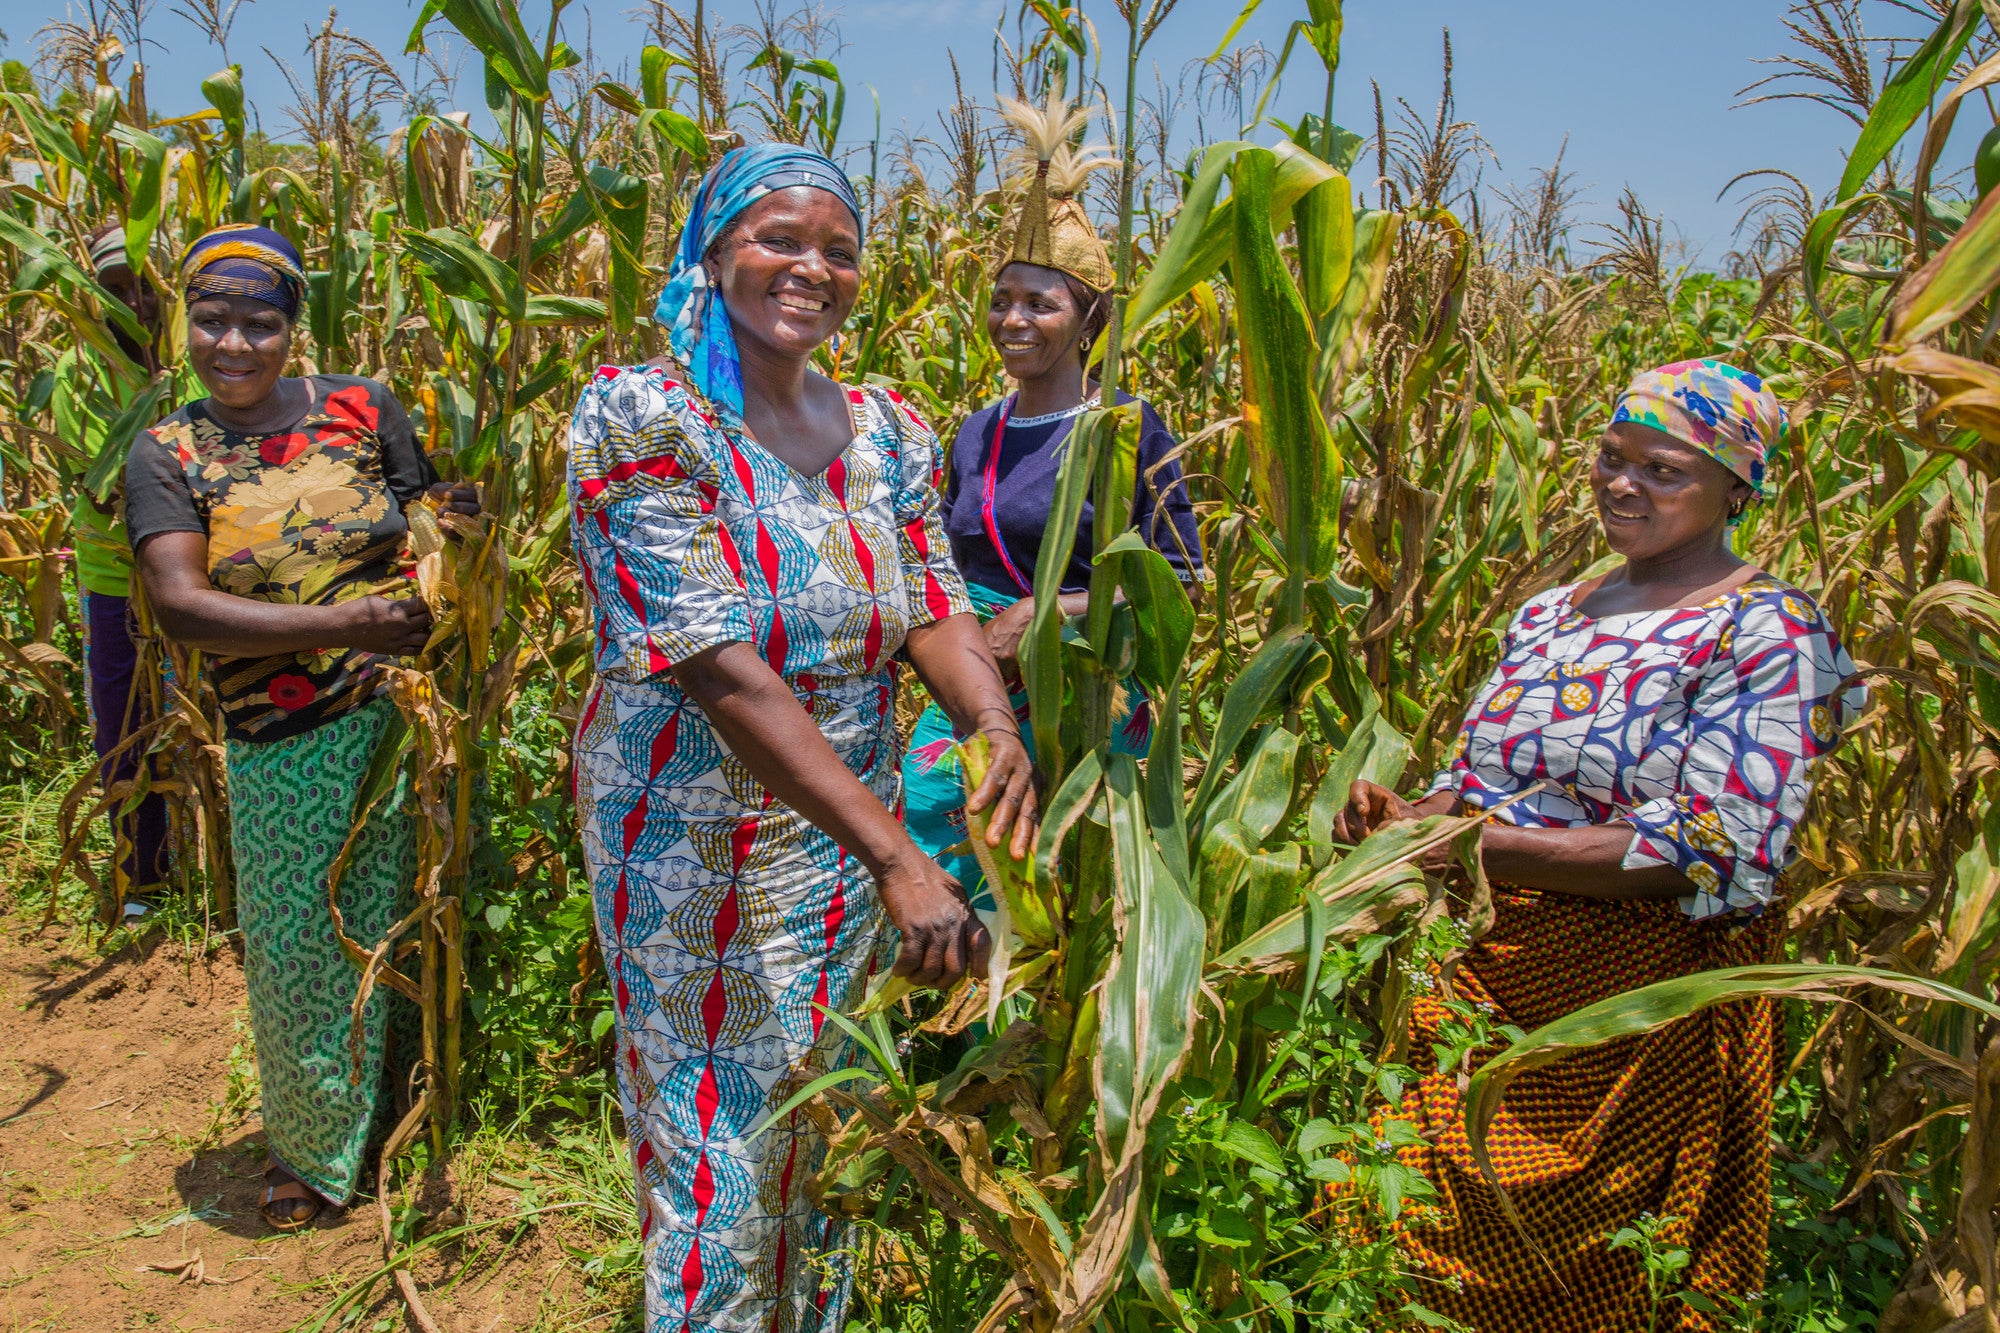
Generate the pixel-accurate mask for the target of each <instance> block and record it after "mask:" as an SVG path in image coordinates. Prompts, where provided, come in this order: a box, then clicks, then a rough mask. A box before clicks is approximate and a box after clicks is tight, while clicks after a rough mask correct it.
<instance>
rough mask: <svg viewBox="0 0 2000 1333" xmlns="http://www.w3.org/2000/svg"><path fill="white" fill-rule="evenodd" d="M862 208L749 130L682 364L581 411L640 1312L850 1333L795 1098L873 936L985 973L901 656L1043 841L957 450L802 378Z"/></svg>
mask: <svg viewBox="0 0 2000 1333" xmlns="http://www.w3.org/2000/svg"><path fill="white" fill-rule="evenodd" d="M862 239H863V233H862V218H861V207H860V204H859V202H858V201H857V199H856V198H855V195H854V191H853V188H852V186H851V185H850V184H849V183H848V180H847V178H846V177H845V176H844V175H843V174H842V173H841V171H840V169H839V168H838V167H837V166H835V165H834V164H833V163H832V162H831V161H829V160H828V159H826V158H824V157H822V156H820V155H819V154H817V153H813V152H810V151H807V150H804V149H799V148H794V147H791V146H789V145H784V144H763V145H758V146H755V147H750V148H739V149H737V150H735V151H733V152H731V153H729V154H728V155H726V156H725V157H724V158H723V159H722V160H721V161H720V162H719V163H718V164H717V165H716V166H715V167H714V168H713V169H712V170H711V171H710V172H709V173H708V175H707V177H706V178H704V180H703V181H702V184H701V188H700V190H699V191H698V192H697V194H696V196H695V201H694V205H693V208H692V210H691V212H690V215H689V217H688V221H687V226H686V230H685V231H684V232H683V233H682V235H681V238H680V241H679V245H678V249H677V251H676V255H675V259H674V265H673V270H672V275H671V278H670V280H669V282H668V284H667V287H666V290H665V292H664V293H663V294H662V295H661V297H660V301H659V305H658V308H657V310H656V313H655V317H656V319H657V320H658V322H659V326H660V327H661V329H662V330H663V331H666V332H667V333H668V335H669V341H670V345H671V347H672V349H673V353H674V360H675V364H664V363H653V364H649V365H645V366H639V367H633V368H624V369H621V368H617V367H605V368H604V369H601V370H599V371H598V372H597V376H596V378H595V379H594V380H593V381H592V383H591V384H590V386H589V387H588V388H587V389H585V391H584V393H583V395H582V398H581V399H580V401H579V402H578V403H577V407H576V414H575V417H574V420H573V422H572V424H571V428H570V462H569V486H570V497H571V502H572V504H573V506H574V512H573V515H572V519H573V532H574V540H575V543H576V550H577V555H578V559H579V562H580V563H581V566H582V570H583V575H584V579H585V582H586V585H587V587H588V588H589V591H590V600H591V603H592V606H593V609H594V611H595V615H596V640H597V643H596V666H597V684H596V687H595V688H594V689H593V691H592V692H591V694H590V695H589V697H588V698H587V700H586V702H585V704H584V707H583V711H582V716H581V718H580V719H579V723H578V728H577V734H576V747H575V757H576V768H575V773H576V797H577V809H578V813H579V822H580V824H581V826H582V832H583V845H584V858H585V862H586V865H587V866H588V869H589V873H590V879H591V885H592V888H593V891H594V896H595V905H596V913H597V929H598V936H599V940H600V943H601V945H602V948H603V954H604V961H605V967H606V970H607V972H608V973H609V975H610V977H611V980H612V991H613V998H614V1012H615V1020H616V1034H617V1036H616V1064H617V1071H618V1079H619V1091H620V1095H621V1101H622V1104H623V1109H624V1113H625V1120H626V1126H627V1130H628V1133H629V1135H630V1139H631V1143H632V1150H633V1165H634V1169H635V1173H636V1176H637V1184H638V1202H639V1209H640V1219H641V1233H642V1235H643V1237H644V1248H645V1254H646V1310H647V1327H648V1328H649V1329H655V1330H661V1331H662V1333H665V1331H667V1330H672V1333H681V1331H682V1330H693V1331H694V1333H704V1331H706V1330H751V1329H755V1330H760V1331H761V1330H767V1329H780V1330H812V1329H820V1328H826V1329H837V1328H839V1327H841V1326H842V1324H843V1322H844V1319H845V1310H846V1305H847V1295H848V1289H849V1284H850V1281H851V1278H850V1269H849V1266H848V1263H847V1260H846V1258H845V1257H844V1255H843V1254H842V1252H841V1248H842V1243H843V1230H842V1228H841V1227H840V1226H838V1225H837V1224H836V1223H835V1222H834V1221H833V1220H832V1219H830V1218H828V1217H827V1216H826V1215H824V1214H823V1213H821V1212H820V1211H819V1210H818V1209H817V1208H816V1207H815V1206H814V1204H813V1202H812V1200H811V1199H810V1198H809V1196H808V1195H807V1193H806V1183H807V1180H808V1178H809V1177H810V1175H811V1173H812V1171H813V1169H814V1166H815V1164H816V1162H817V1161H818V1160H820V1158H821V1156H822V1154H823V1151H824V1149H823V1145H821V1144H820V1143H819V1142H818V1141H817V1140H816V1138H815V1137H814V1135H813V1134H812V1132H811V1130H810V1127H809V1126H808V1125H807V1124H806V1123H805V1121H804V1117H803V1116H802V1115H801V1114H800V1113H797V1112H794V1113H793V1114H792V1115H791V1116H790V1117H788V1118H787V1119H786V1120H785V1121H784V1122H783V1123H780V1124H778V1125H776V1126H774V1127H772V1128H771V1129H770V1130H769V1131H768V1132H764V1133H761V1134H759V1133H757V1132H756V1131H758V1130H759V1129H760V1127H761V1126H762V1125H763V1122H764V1121H766V1120H767V1119H768V1118H769V1116H770V1114H771V1112H773V1111H774V1110H776V1109H778V1108H779V1107H780V1105H781V1104H782V1103H783V1102H784V1101H785V1100H786V1099H787V1098H788V1097H789V1096H790V1095H791V1094H792V1093H793V1092H795V1091H797V1090H798V1089H799V1088H801V1087H803V1086H804V1085H805V1084H806V1083H808V1082H809V1081H810V1080H812V1079H813V1078H815V1077H817V1076H818V1075H820V1074H823V1073H825V1072H827V1071H829V1070H830V1069H833V1068H836V1067H839V1066H840V1065H842V1064H844V1063H846V1060H847V1053H846V1043H845V1041H844V1040H843V1038H842V1034H841V1030H840V1028H839V1026H838V1025H837V1024H835V1023H832V1022H829V1021H828V1018H827V1015H828V1013H829V1012H830V1011H838V1010H841V1009H844V1008H846V1007H847V1006H849V1005H850V1004H852V1003H853V1002H854V1001H856V1000H858V998H859V997H860V995H861V992H862V988H863V986H864V984H865V983H866V982H867V981H868V979H869V977H870V975H871V973H872V972H873V971H875V970H876V969H877V967H878V953H879V946H881V945H882V944H883V943H884V936H885V930H884V926H885V922H884V918H885V917H886V918H887V924H893V925H894V926H895V927H896V928H897V930H898V931H900V933H901V942H900V947H899V949H898V952H897V956H896V961H895V971H896V972H898V973H901V974H903V975H905V976H907V977H910V978H912V979H913V980H915V981H917V982H918V983H920V984H925V985H935V984H942V983H947V982H949V981H951V980H953V979H955V978H956V977H958V976H959V975H961V974H963V973H964V972H966V971H967V970H968V969H973V968H983V966H984V958H985V953H986V949H987V943H988V941H987V939H986V935H985V931H984V929H983V928H982V927H981V926H980V924H979V921H978V918H977V917H976V916H975V915H974V914H973V913H972V912H971V910H970V908H969V907H968V906H967V903H966V900H965V894H964V891H963V890H962V889H961V888H960V887H959V886H958V885H957V884H956V883H954V882H953V881H952V880H951V878H950V877H949V876H948V875H946V874H945V873H944V872H943V871H942V870H941V869H939V868H938V866H937V865H936V864H935V863H934V862H932V861H931V859H930V858H929V857H927V856H925V855H924V854H923V853H922V852H921V851H920V850H919V849H918V848H917V847H916V846H915V845H914V844H913V843H912V842H911V841H910V838H909V836H908V834H906V833H905V832H904V831H903V827H902V825H901V823H900V822H899V821H898V820H897V818H896V816H895V814H894V813H893V810H894V808H895V806H896V804H897V788H898V782H899V775H900V766H901V762H902V750H901V746H900V744H899V742H898V738H897V734H896V724H895V712H894V705H895V695H896V664H897V661H898V659H899V658H907V660H908V661H909V663H910V665H912V666H913V667H915V668H916V671H917V673H918V675H919V676H920V677H921V678H922V680H923V682H924V684H925V685H926V687H927V688H928V689H929V690H930V691H931V694H932V696H933V697H934V698H937V699H938V700H940V701H941V702H942V703H943V704H944V706H945V707H946V708H947V709H948V710H949V711H950V712H951V714H952V716H953V717H954V718H955V719H956V720H957V721H958V722H959V724H960V725H962V726H964V727H965V728H966V729H967V730H968V731H970V730H973V729H987V730H990V732H991V735H992V741H993V747H994V756H995V763H994V772H993V776H992V778H991V779H990V780H989V782H988V784H987V785H986V786H985V787H984V788H982V790H981V792H980V793H979V795H980V796H981V798H982V799H983V800H984V801H985V802H986V803H988V804H991V805H992V806H993V807H994V810H995V814H994V830H995V832H994V835H993V836H994V840H995V844H996V845H998V843H999V841H1000V839H1001V835H1002V833H1003V832H1010V833H1011V834H1012V836H1013V838H1014V847H1015V849H1016V850H1017V851H1023V852H1025V850H1026V848H1027V845H1028V842H1027V840H1028V839H1029V838H1030V837H1031V836H1032V834H1033V828H1034V810H1035V797H1034V792H1033V789H1032V786H1031V781H1030V768H1029V762H1028V758H1027V755H1026V753H1025V751H1024V750H1023V748H1022V746H1021V744H1020V741H1019V739H1018V738H1017V737H1016V735H1015V729H1014V716H1013V712H1012V710H1011V709H1010V708H1009V707H1008V703H1007V694H1006V691H1005V689H1004V688H1002V686H1001V683H1000V673H999V669H998V667H997V666H996V665H995V664H994V661H993V656H992V654H991V652H990V651H988V649H987V647H986V642H985V639H984V638H983V637H982V636H981V635H980V633H979V627H978V624H977V622H976V621H975V620H974V618H973V616H972V615H971V614H970V604H969V602H968V601H967V599H966V595H965V585H964V583H963V581H962V580H961V579H960V578H959V575H958V572H957V571H956V570H955V569H954V568H953V566H952V563H951V556H950V551H949V549H948V547H947V543H946V541H945V538H944V532H943V526H942V523H941V515H940V508H939V500H938V494H937V491H936V489H935V486H936V482H935V477H934V475H933V473H934V469H935V467H936V465H937V452H938V450H937V441H936V439H935V438H934V437H933V436H932V434H931V431H930V429H929V427H927V426H926V425H925V424H924V423H923V422H922V421H921V420H920V419H919V418H918V417H917V415H916V414H915V413H914V412H912V411H911V410H910V409H909V408H908V407H907V406H905V405H904V403H903V402H902V400H901V399H900V398H899V397H898V396H897V395H895V394H892V393H888V392H886V391H883V390H881V389H877V388H873V387H868V386H861V385H844V384H840V383H836V382H835V381H833V380H831V379H829V378H827V377H825V376H824V375H821V374H820V373H819V372H818V371H816V370H814V369H813V367H812V358H813V354H814V353H815V351H817V350H818V349H819V348H820V347H822V346H823V345H824V344H825V343H826V342H827V341H828V340H829V339H830V338H832V337H833V335H834V334H835V333H837V332H838V331H839V329H840V327H841V324H842V323H843V322H844V321H845V320H846V318H847V315H848V313H849V311H851V310H852V309H853V307H854V303H855V299H856V297H857V296H858V294H859V287H860V279H861V269H860V264H861V254H862Z"/></svg>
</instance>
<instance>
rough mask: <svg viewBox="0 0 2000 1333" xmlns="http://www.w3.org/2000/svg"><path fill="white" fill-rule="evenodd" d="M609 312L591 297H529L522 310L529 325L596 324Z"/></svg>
mask: <svg viewBox="0 0 2000 1333" xmlns="http://www.w3.org/2000/svg"><path fill="white" fill-rule="evenodd" d="M608 313H609V312H608V311H606V310H605V308H604V302H602V301H600V300H598V299H596V298H595V297H591V296H531V297H529V298H528V300H527V303H526V305H525V306H524V307H523V308H522V317H523V318H525V319H526V320H527V321H528V323H530V324H578V323H586V324H596V323H601V322H602V321H603V320H604V318H605V316H606V315H607V314H608Z"/></svg>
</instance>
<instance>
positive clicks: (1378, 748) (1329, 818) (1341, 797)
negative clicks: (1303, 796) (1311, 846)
mask: <svg viewBox="0 0 2000 1333" xmlns="http://www.w3.org/2000/svg"><path fill="white" fill-rule="evenodd" d="M1370 697H1371V700H1372V698H1373V696H1370ZM1409 764H1410V742H1409V741H1408V740H1406V739H1405V738H1404V737H1403V734H1402V733H1401V732H1399V731H1397V730H1396V729H1395V728H1394V727H1392V726H1390V725H1389V722H1388V719H1386V718H1384V717H1383V716H1382V714H1381V712H1380V711H1379V710H1371V711H1370V712H1369V713H1368V715H1367V716H1366V717H1364V718H1363V719H1362V720H1361V722H1360V723H1359V724H1358V725H1357V726H1356V727H1355V728H1354V732H1353V734H1352V735H1350V736H1349V737H1348V739H1347V744H1346V745H1344V746H1342V747H1341V751H1340V754H1339V755H1337V756H1336V757H1335V758H1334V761H1333V766H1332V767H1331V768H1329V769H1327V771H1326V776H1325V777H1323V778H1321V779H1320V783H1319V790H1318V791H1316V792H1314V793H1313V801H1312V809H1311V811H1310V812H1309V813H1308V814H1307V816H1306V836H1307V837H1309V838H1311V839H1312V840H1313V841H1314V842H1315V843H1330V842H1332V841H1333V819H1334V816H1335V815H1337V814H1339V813H1340V812H1341V811H1342V810H1343V809H1345V808H1346V807H1347V794H1348V792H1349V791H1351V790H1352V789H1353V787H1354V784H1355V783H1356V782H1372V783H1374V784H1375V785H1377V786H1378V787H1387V788H1388V789H1389V790H1391V791H1394V790H1395V789H1396V786H1397V784H1398V783H1400V782H1401V781H1402V780H1403V770H1404V769H1406V768H1408V767H1409Z"/></svg>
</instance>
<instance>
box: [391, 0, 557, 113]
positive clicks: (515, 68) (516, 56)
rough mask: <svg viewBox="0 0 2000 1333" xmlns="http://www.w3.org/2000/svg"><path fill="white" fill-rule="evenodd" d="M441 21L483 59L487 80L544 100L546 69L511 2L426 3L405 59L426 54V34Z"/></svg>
mask: <svg viewBox="0 0 2000 1333" xmlns="http://www.w3.org/2000/svg"><path fill="white" fill-rule="evenodd" d="M439 16H442V17H443V18H444V21H445V22H447V23H449V24H450V25H451V26H452V27H454V28H456V29H457V30H458V33H459V35H460V36H461V37H463V38H465V40H466V41H468V42H470V43H472V46H473V49H474V50H476V51H478V52H479V54H480V55H482V56H484V57H485V58H486V67H487V71H488V74H489V76H497V77H498V78H499V79H500V80H501V81H502V82H503V83H505V84H506V86H507V87H508V88H511V89H512V90H513V91H514V92H515V93H516V94H518V95H519V96H520V97H521V98H523V99H524V100H526V101H529V102H537V103H539V102H543V101H546V100H547V98H548V95H549V68H548V66H547V65H546V64H544V63H543V61H542V57H541V53H540V52H538V51H537V50H536V49H535V42H534V39H533V38H531V37H530V36H528V30H527V29H526V28H524V27H522V26H521V11H520V9H519V8H518V7H517V6H516V5H515V4H514V3H513V0H428V2H427V3H426V4H425V5H424V8H423V11H422V12H421V13H420V14H418V16H417V22H416V26H415V27H413V28H411V29H410V39H409V42H408V43H407V44H406V46H405V47H404V53H405V54H407V55H415V54H416V53H417V52H419V51H421V50H423V49H424V31H425V29H427V28H429V27H430V25H431V21H432V20H433V19H435V18H438V17H439Z"/></svg>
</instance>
